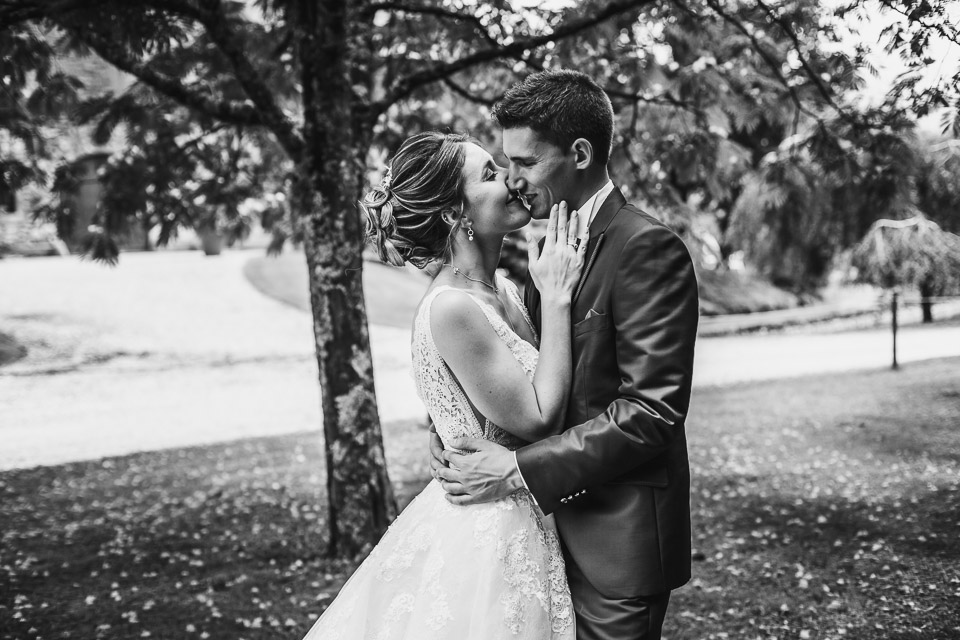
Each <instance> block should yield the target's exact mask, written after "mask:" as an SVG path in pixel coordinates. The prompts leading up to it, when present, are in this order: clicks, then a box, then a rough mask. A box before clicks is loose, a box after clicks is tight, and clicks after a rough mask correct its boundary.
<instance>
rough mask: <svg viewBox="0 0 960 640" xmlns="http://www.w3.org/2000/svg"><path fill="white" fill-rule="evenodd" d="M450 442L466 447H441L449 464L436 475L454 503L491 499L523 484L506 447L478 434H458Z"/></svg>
mask: <svg viewBox="0 0 960 640" xmlns="http://www.w3.org/2000/svg"><path fill="white" fill-rule="evenodd" d="M450 446H451V448H453V449H459V450H462V451H465V453H458V452H456V451H451V450H446V451H444V452H443V458H444V460H446V462H447V464H448V465H449V467H446V468H441V469H439V470H438V475H437V478H438V479H439V480H440V484H441V486H442V487H443V489H444V491H446V492H447V500H449V501H450V502H452V503H453V504H458V505H465V504H480V503H481V502H491V501H493V500H497V499H499V498H503V497H506V496H508V495H510V494H511V493H513V492H514V491H516V490H517V489H521V488H523V480H522V479H521V478H520V470H519V469H517V462H516V458H515V457H514V455H513V452H512V451H510V450H509V449H507V448H505V447H501V446H500V445H498V444H495V443H493V442H490V441H489V440H483V439H481V438H457V439H456V440H454V441H453V442H451V443H450Z"/></svg>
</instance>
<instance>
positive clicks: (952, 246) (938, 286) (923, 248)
mask: <svg viewBox="0 0 960 640" xmlns="http://www.w3.org/2000/svg"><path fill="white" fill-rule="evenodd" d="M851 262H852V264H853V266H854V267H856V269H857V278H858V279H859V280H860V281H862V282H867V283H870V284H874V285H877V286H881V287H886V288H894V287H915V288H919V289H920V290H921V292H922V293H923V295H924V296H939V295H948V294H957V293H960V236H957V235H954V234H952V233H949V232H946V231H943V230H942V229H941V228H940V225H938V224H937V223H935V222H933V221H932V220H929V219H927V218H926V217H924V216H923V215H921V214H917V215H915V216H913V217H911V218H906V219H902V220H878V221H876V222H875V223H874V224H873V226H871V228H870V231H869V232H868V233H867V235H866V236H865V237H864V238H863V240H862V241H861V242H860V243H859V244H858V245H857V246H856V247H855V248H854V250H853V256H852V261H851Z"/></svg>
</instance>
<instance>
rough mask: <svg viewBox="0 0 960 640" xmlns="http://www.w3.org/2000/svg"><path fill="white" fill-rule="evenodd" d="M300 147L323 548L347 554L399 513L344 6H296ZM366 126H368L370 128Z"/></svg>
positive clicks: (363, 142)
mask: <svg viewBox="0 0 960 640" xmlns="http://www.w3.org/2000/svg"><path fill="white" fill-rule="evenodd" d="M299 9H300V28H301V29H302V32H301V38H302V40H301V47H300V53H301V56H302V57H301V62H302V65H303V76H302V82H303V104H304V141H305V148H304V153H303V156H302V160H301V162H300V163H299V166H298V174H299V178H300V179H299V183H298V184H297V185H296V192H297V193H296V197H295V202H294V206H295V207H296V208H297V209H298V211H296V213H298V214H299V218H300V220H301V221H302V222H303V226H304V247H305V253H306V257H307V267H308V269H309V281H310V304H311V308H312V310H313V329H314V338H315V343H316V356H317V364H318V365H319V376H320V389H321V396H322V399H321V405H322V410H323V431H324V440H325V441H324V448H325V454H326V463H327V489H328V503H329V515H330V517H329V531H330V539H329V546H328V552H329V553H330V554H335V555H341V556H348V557H349V556H354V555H356V554H358V553H361V552H363V551H364V550H365V549H366V548H368V547H369V545H371V544H372V543H374V542H376V541H377V540H378V539H379V538H380V536H381V535H382V533H383V532H384V531H385V530H386V528H387V527H388V526H389V524H390V522H392V521H393V519H394V518H395V517H396V514H397V507H396V500H395V498H394V495H393V488H392V485H391V483H390V479H389V477H388V476H387V469H386V461H385V458H384V453H383V440H382V435H381V430H380V417H379V412H378V409H377V402H376V395H375V391H374V384H373V365H372V361H371V355H370V338H369V333H368V328H367V317H366V308H365V304H364V298H363V284H362V280H361V274H362V268H363V260H362V252H363V235H362V230H361V226H360V217H359V213H358V211H357V205H356V198H357V195H358V194H359V193H360V188H361V176H362V174H363V155H362V154H363V153H364V152H365V151H366V149H367V147H368V146H369V142H370V140H369V139H364V138H363V136H362V135H358V129H357V127H355V126H354V125H355V123H356V109H354V98H353V95H354V92H353V89H352V87H351V68H350V65H351V60H352V56H351V55H350V47H349V45H348V32H347V24H349V23H348V18H349V16H348V15H347V6H346V3H345V2H344V0H325V1H324V2H322V3H317V2H313V1H310V0H303V2H301V3H300V5H299ZM370 130H371V131H372V127H370Z"/></svg>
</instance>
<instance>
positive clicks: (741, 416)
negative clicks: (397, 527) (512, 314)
mask: <svg viewBox="0 0 960 640" xmlns="http://www.w3.org/2000/svg"><path fill="white" fill-rule="evenodd" d="M694 403H695V404H694V412H693V414H692V416H691V419H690V425H689V438H690V452H691V459H692V463H693V466H694V487H693V496H692V500H693V513H694V547H695V555H694V559H695V562H694V579H693V580H692V581H691V583H690V584H689V585H687V586H686V587H684V588H683V589H681V590H679V591H678V592H676V593H675V595H674V598H673V600H672V602H671V609H670V614H669V618H668V621H667V626H666V628H665V637H667V638H670V639H671V640H677V639H680V638H684V639H690V640H701V639H708V638H731V639H741V638H743V639H753V638H781V639H785V638H800V639H807V638H860V639H874V640H880V639H908V638H911V639H913V638H915V639H918V640H919V639H921V638H923V639H925V640H926V639H931V640H943V639H949V638H960V541H958V534H957V532H958V530H960V487H958V478H960V473H958V470H960V429H958V425H960V361H957V360H944V361H937V362H929V363H924V364H917V365H911V366H909V367H908V368H907V369H905V370H903V371H901V372H898V373H894V372H889V371H880V372H869V373H855V374H844V375H834V376H829V377H822V378H804V379H797V380H787V381H776V382H770V383H763V384H750V385H742V386H736V387H724V388H714V389H705V390H700V391H699V392H698V393H697V394H696V395H695V398H694ZM385 437H386V441H387V447H388V461H389V464H390V465H391V469H392V475H393V479H394V481H395V482H396V483H397V488H398V491H399V492H400V495H401V496H402V499H403V502H406V501H408V500H409V499H410V497H411V496H412V495H413V494H414V493H415V492H416V491H417V490H418V488H419V487H420V486H422V485H423V484H424V483H425V482H426V479H427V477H428V476H427V471H426V458H425V456H426V454H425V443H426V436H425V433H424V430H423V428H422V426H419V425H414V424H410V423H404V424H390V425H387V427H386V436H385ZM319 440H320V436H319V435H318V434H314V433H308V434H299V435H294V436H285V437H278V438H268V439H258V440H249V441H238V442H233V443H230V444H225V445H219V446H211V447H202V448H190V449H181V450H171V451H163V452H155V453H148V454H139V455H133V456H127V457H123V458H112V459H106V460H102V461H97V462H89V463H77V464H69V465H63V466H59V467H45V468H36V469H28V470H20V471H12V472H6V473H3V474H0V505H2V506H0V530H2V545H0V567H2V569H3V570H2V572H0V637H2V638H18V639H20V638H34V637H40V638H83V639H92V638H117V639H128V638H146V637H150V638H164V639H166V638H171V639H179V638H222V639H225V640H226V639H229V640H237V639H239V638H246V639H248V640H252V639H255V638H287V639H291V638H292V639H299V638H300V637H301V636H302V634H303V633H304V632H305V631H306V630H307V628H308V627H309V625H310V623H311V622H312V621H313V619H314V618H315V616H316V615H317V614H318V613H319V612H320V611H322V610H323V609H324V607H325V606H326V604H327V603H329V601H330V598H331V597H332V596H334V595H335V594H336V592H337V590H338V589H339V588H340V586H341V585H342V583H343V581H344V579H345V577H346V575H347V574H348V573H349V570H350V568H351V566H352V565H351V563H349V562H334V561H330V560H327V559H325V558H323V557H322V553H321V551H322V549H323V545H324V533H323V531H324V509H323V507H322V506H321V505H322V504H323V500H324V488H323V482H324V476H325V473H324V468H323V456H322V455H321V447H320V441H319ZM491 640H493V639H491Z"/></svg>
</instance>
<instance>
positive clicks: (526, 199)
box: [507, 191, 531, 211]
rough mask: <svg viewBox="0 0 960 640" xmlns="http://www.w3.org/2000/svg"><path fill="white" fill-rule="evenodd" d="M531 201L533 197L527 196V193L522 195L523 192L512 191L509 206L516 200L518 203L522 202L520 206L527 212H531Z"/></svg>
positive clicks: (508, 201)
mask: <svg viewBox="0 0 960 640" xmlns="http://www.w3.org/2000/svg"><path fill="white" fill-rule="evenodd" d="M530 199H531V197H530V196H529V195H527V194H525V193H521V192H519V191H511V192H510V197H509V198H508V199H507V204H509V203H511V202H513V201H514V200H518V201H520V204H522V205H523V207H524V208H525V209H526V210H527V211H529V210H530Z"/></svg>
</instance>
